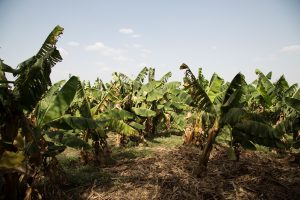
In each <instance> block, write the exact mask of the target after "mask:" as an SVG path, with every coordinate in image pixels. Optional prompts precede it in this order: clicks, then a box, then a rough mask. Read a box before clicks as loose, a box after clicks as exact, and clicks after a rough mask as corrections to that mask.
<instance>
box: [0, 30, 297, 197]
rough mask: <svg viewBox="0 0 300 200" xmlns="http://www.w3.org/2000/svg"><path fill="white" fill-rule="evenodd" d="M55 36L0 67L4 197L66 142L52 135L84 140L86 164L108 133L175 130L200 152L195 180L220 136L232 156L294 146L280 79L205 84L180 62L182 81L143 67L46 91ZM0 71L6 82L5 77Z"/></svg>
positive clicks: (289, 91)
mask: <svg viewBox="0 0 300 200" xmlns="http://www.w3.org/2000/svg"><path fill="white" fill-rule="evenodd" d="M62 32H63V28H61V27H59V26H57V27H55V28H54V30H53V31H52V32H51V33H50V34H49V36H48V37H47V39H46V40H45V42H44V44H43V45H42V47H41V49H40V50H39V51H38V53H37V54H36V55H34V56H33V57H31V58H29V59H28V60H26V61H24V62H22V63H21V64H19V65H18V66H17V67H16V68H13V67H10V66H9V65H7V64H5V63H4V62H3V60H1V61H0V113H1V116H0V131H1V140H0V171H1V176H3V179H4V183H3V184H2V185H3V186H2V187H3V188H2V189H3V190H4V191H5V194H6V195H7V198H9V199H17V198H18V197H19V196H20V192H21V191H20V187H21V185H27V187H26V189H25V192H23V194H26V195H31V192H30V191H32V184H33V182H34V179H35V178H36V177H37V176H38V174H43V173H45V172H47V173H48V172H49V168H50V167H51V166H53V163H54V162H57V159H56V158H55V156H56V155H58V154H59V153H61V152H62V151H64V149H65V148H66V146H63V145H58V144H55V143H54V142H51V141H48V140H47V139H46V138H47V137H45V136H46V135H47V134H48V133H49V132H52V133H55V132H56V131H58V130H79V131H80V133H81V135H80V136H81V138H82V140H83V141H84V142H86V143H89V142H92V146H93V151H92V152H93V161H94V163H95V164H96V165H102V164H104V163H103V162H105V161H103V160H104V159H103V158H105V157H107V156H109V155H108V153H107V152H109V151H108V148H109V147H108V145H107V141H106V137H107V134H108V133H109V132H114V133H117V134H119V135H120V143H121V144H123V145H126V143H127V142H128V141H135V142H136V143H140V142H145V141H146V139H147V138H149V137H155V136H157V135H158V134H164V133H170V132H180V133H182V134H183V133H185V143H186V144H195V145H198V146H200V148H202V154H201V156H200V158H199V170H198V172H197V173H198V175H201V173H202V172H203V171H205V169H206V167H207V163H208V160H209V155H210V152H211V150H212V147H213V143H214V142H215V139H216V137H217V136H219V135H227V136H228V138H229V140H228V145H229V151H228V152H229V157H230V158H231V159H235V160H238V158H239V149H240V148H246V149H252V150H255V149H256V146H257V145H263V146H266V147H271V148H275V149H281V150H284V151H288V150H290V149H291V148H299V147H300V138H299V130H300V126H299V125H300V117H299V116H300V115H299V112H300V90H299V88H298V85H297V84H293V85H289V84H288V82H287V81H286V79H285V78H284V76H281V77H280V78H279V80H278V81H276V82H275V83H272V82H271V76H272V73H271V72H270V73H268V74H267V75H265V74H263V73H262V72H261V71H259V70H256V74H257V79H256V80H255V81H254V82H252V83H246V81H245V77H244V75H242V74H241V73H239V74H237V75H236V76H235V77H234V78H233V80H232V81H231V82H225V81H224V80H223V79H222V78H221V77H220V76H219V75H217V74H213V75H212V77H211V78H210V79H209V80H207V79H206V78H205V77H204V76H203V74H202V69H201V68H199V71H198V75H197V76H195V75H194V74H193V73H192V71H191V70H190V68H189V67H188V66H187V65H185V64H182V65H181V66H180V69H181V70H184V71H185V77H184V80H183V83H182V82H176V81H174V82H168V79H169V78H170V77H171V73H170V72H169V73H167V74H165V75H164V76H163V77H161V78H160V79H156V77H155V69H154V68H147V67H145V68H144V69H142V70H141V71H140V73H139V74H138V75H137V76H136V77H135V78H133V79H132V78H129V77H128V76H126V75H125V74H122V73H113V80H111V81H110V82H108V83H103V82H102V81H101V80H100V79H97V80H96V81H95V83H94V85H91V84H90V83H89V82H87V83H86V82H84V81H81V80H80V79H79V78H78V77H76V76H72V77H70V78H69V80H67V81H60V82H57V83H55V84H53V85H52V84H51V80H50V73H51V68H52V67H54V66H55V64H56V63H57V62H60V61H62V57H61V55H60V53H59V51H58V50H57V48H56V42H57V38H58V37H59V36H60V35H61V34H62ZM7 73H10V74H12V75H13V76H14V77H15V80H13V81H12V80H7V78H6V74H7ZM84 151H85V150H83V153H84ZM46 175H47V176H51V174H49V173H48V174H46Z"/></svg>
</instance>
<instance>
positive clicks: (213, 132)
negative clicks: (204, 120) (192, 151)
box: [196, 120, 219, 176]
mask: <svg viewBox="0 0 300 200" xmlns="http://www.w3.org/2000/svg"><path fill="white" fill-rule="evenodd" d="M218 123H219V120H216V121H215V123H214V126H213V127H212V128H210V129H209V130H208V138H207V142H206V145H205V147H204V150H203V152H202V154H201V156H200V160H199V165H198V169H197V171H196V173H197V176H201V175H202V174H203V172H205V171H206V169H207V164H208V161H209V156H210V153H211V151H212V149H213V143H214V141H215V138H216V136H217V134H218V132H219V124H218Z"/></svg>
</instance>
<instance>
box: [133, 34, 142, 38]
mask: <svg viewBox="0 0 300 200" xmlns="http://www.w3.org/2000/svg"><path fill="white" fill-rule="evenodd" d="M131 37H133V38H140V37H141V35H140V34H133V35H132V36H131Z"/></svg>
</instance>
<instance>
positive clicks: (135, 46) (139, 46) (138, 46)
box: [132, 44, 142, 49]
mask: <svg viewBox="0 0 300 200" xmlns="http://www.w3.org/2000/svg"><path fill="white" fill-rule="evenodd" d="M132 46H133V47H134V48H137V49H139V48H141V47H142V45H140V44H134V45H132Z"/></svg>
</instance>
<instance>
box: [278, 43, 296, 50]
mask: <svg viewBox="0 0 300 200" xmlns="http://www.w3.org/2000/svg"><path fill="white" fill-rule="evenodd" d="M280 51H281V52H300V45H297V44H295V45H289V46H285V47H283V48H282V49H281V50H280Z"/></svg>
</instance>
